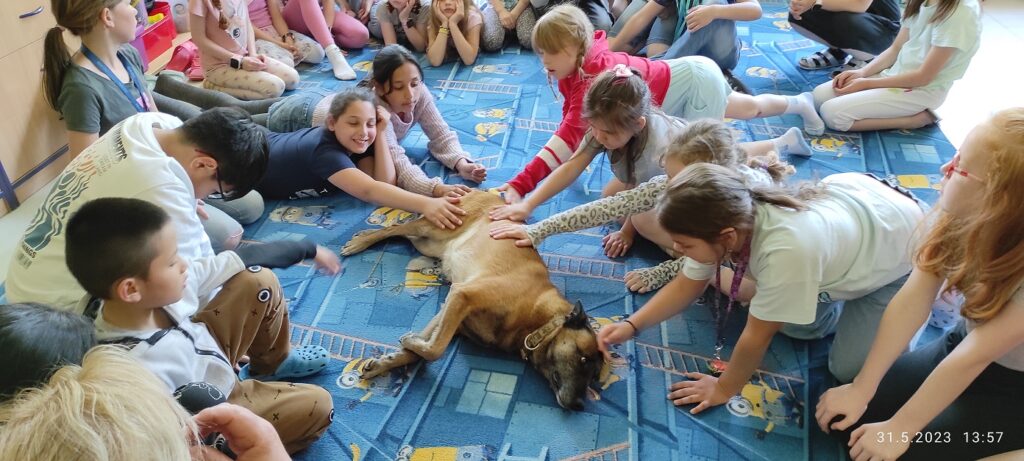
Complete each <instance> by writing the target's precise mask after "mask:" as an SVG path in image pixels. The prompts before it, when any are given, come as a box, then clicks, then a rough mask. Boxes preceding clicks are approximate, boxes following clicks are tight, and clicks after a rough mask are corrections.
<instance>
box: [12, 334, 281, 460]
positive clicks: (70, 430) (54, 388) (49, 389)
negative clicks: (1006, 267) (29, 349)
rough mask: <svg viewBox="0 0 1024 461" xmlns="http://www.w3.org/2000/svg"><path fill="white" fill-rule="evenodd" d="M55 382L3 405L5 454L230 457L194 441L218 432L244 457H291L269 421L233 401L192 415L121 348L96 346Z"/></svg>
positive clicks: (44, 457)
mask: <svg viewBox="0 0 1024 461" xmlns="http://www.w3.org/2000/svg"><path fill="white" fill-rule="evenodd" d="M48 381H49V382H46V383H40V384H39V385H38V387H35V388H33V389H31V390H30V391H28V392H25V393H23V394H21V395H19V396H18V397H17V399H16V400H14V401H13V402H12V403H11V404H10V405H4V406H0V427H3V428H4V430H2V431H0V459H11V460H14V459H19V460H21V459H24V460H29V459H31V460H57V459H81V460H100V459H102V460H105V461H135V460H139V459H159V460H164V461H191V460H215V459H216V460H222V459H229V458H225V457H224V456H223V455H221V454H219V453H214V452H212V448H211V447H202V448H199V447H196V446H195V441H196V440H200V439H201V438H202V437H204V436H206V435H208V434H211V433H219V434H221V435H223V436H225V437H226V438H227V443H228V444H229V445H230V446H231V448H232V449H233V450H234V452H235V453H234V454H236V455H237V456H238V457H237V458H236V459H238V460H240V461H243V460H248V461H257V460H259V461H269V460H283V459H288V454H287V453H286V452H285V451H284V447H283V446H281V439H280V438H279V437H278V436H277V434H276V433H275V432H274V428H273V426H271V425H270V423H269V422H267V421H266V420H264V419H262V418H260V417H259V416H256V415H254V414H253V413H252V412H251V411H248V410H246V409H244V408H242V407H239V406H237V405H231V404H223V405H220V406H217V407H214V408H210V409H207V410H204V411H202V412H201V413H199V414H198V415H196V416H195V417H194V418H190V417H189V415H188V413H186V412H185V410H184V409H182V408H181V406H179V405H177V404H176V403H175V402H174V401H173V400H171V399H170V397H169V396H168V395H167V392H166V391H165V390H164V389H163V386H162V385H161V383H160V382H159V381H158V380H157V379H156V378H155V377H154V376H153V374H152V373H149V372H148V371H147V370H146V369H145V368H143V367H142V366H141V365H140V364H139V362H138V361H136V360H135V359H133V358H132V357H129V356H128V354H127V353H126V352H125V351H124V350H123V349H121V348H119V347H116V346H99V347H97V348H95V349H93V350H91V351H89V353H88V354H85V358H84V360H82V365H81V366H78V365H72V364H69V365H66V366H64V367H63V368H61V369H59V370H57V371H56V373H54V375H53V378H51V379H49V380H48ZM199 451H202V452H204V453H203V454H199V453H197V452H199ZM193 456H195V457H193Z"/></svg>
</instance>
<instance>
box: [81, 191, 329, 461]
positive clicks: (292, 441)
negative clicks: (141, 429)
mask: <svg viewBox="0 0 1024 461" xmlns="http://www.w3.org/2000/svg"><path fill="white" fill-rule="evenodd" d="M273 248H274V246H273V245H270V247H269V248H266V247H265V249H267V250H272V249H273ZM66 255H67V264H68V268H69V269H70V271H71V273H72V275H74V277H75V279H76V280H77V281H78V283H79V284H81V285H82V287H84V288H85V290H86V291H87V292H89V294H90V295H91V296H92V298H93V299H99V300H100V301H99V302H94V303H91V306H90V308H91V309H87V313H89V312H95V314H96V320H95V325H96V337H97V339H98V340H100V341H101V342H103V343H118V344H124V345H126V346H128V347H129V348H130V350H131V355H133V356H135V357H136V358H137V359H139V361H140V362H142V364H143V366H145V367H146V368H147V369H149V370H150V371H151V372H153V373H154V374H155V375H156V376H157V378H159V379H160V380H161V381H163V382H164V384H165V385H166V386H167V393H168V395H170V393H171V392H172V391H173V390H175V389H177V388H179V387H181V386H182V385H185V384H188V383H193V382H207V383H210V384H212V385H213V386H214V387H217V388H218V389H219V390H220V391H221V392H223V393H224V394H225V395H227V396H228V399H227V400H228V402H230V403H234V404H237V405H240V406H243V407H245V408H248V409H249V410H252V412H253V413H256V414H258V415H260V416H261V417H263V418H265V419H267V420H268V421H270V422H271V424H273V426H274V428H275V429H276V430H277V432H278V434H279V435H280V436H281V440H282V441H283V442H284V444H285V447H286V449H287V450H288V452H289V453H292V452H295V451H298V450H301V449H303V448H305V447H307V446H308V445H309V444H310V443H312V442H313V441H315V440H316V439H318V438H319V437H320V435H321V434H323V432H324V431H325V430H326V429H327V427H328V426H329V425H330V422H331V419H332V416H333V414H334V412H333V404H332V402H331V396H330V394H329V393H328V392H327V391H326V390H324V389H323V388H320V387H318V386H314V385H309V384H293V383H283V382H273V381H280V380H282V379H286V378H295V377H302V376H308V375H312V374H315V373H318V372H319V371H321V370H322V369H323V368H324V367H325V366H326V365H327V363H328V361H329V358H328V356H327V351H326V350H325V349H323V348H322V347H320V346H311V345H310V346H304V347H302V348H297V349H293V348H292V347H291V345H290V344H289V341H288V337H289V331H290V328H291V326H290V324H289V322H288V307H287V304H286V303H285V301H284V299H283V298H282V296H281V289H280V285H279V284H278V282H277V278H276V277H275V276H274V274H273V272H271V271H270V270H264V269H262V268H260V267H259V266H250V267H249V268H248V269H246V266H245V264H244V263H243V262H242V257H240V256H239V254H238V253H236V252H234V251H225V252H222V253H220V254H218V255H217V257H216V258H206V259H202V260H197V261H203V262H204V263H203V264H191V265H190V264H188V263H187V262H186V261H183V260H182V259H181V258H180V257H179V256H178V252H177V236H176V232H175V229H174V227H173V226H172V225H171V221H170V218H169V216H168V215H167V213H166V212H165V211H164V210H163V209H161V208H160V207H158V206H156V205H154V204H152V203H149V202H146V201H144V200H139V199H131V198H101V199H96V200H93V201H91V202H88V203H86V204H84V205H82V207H81V208H80V209H79V210H78V212H76V213H75V214H74V215H73V216H72V217H71V219H70V221H69V223H68V229H67V251H66ZM222 285H223V287H222V288H221V290H220V292H219V293H216V296H215V297H214V298H213V300H212V301H210V302H209V303H208V304H207V305H206V306H205V307H204V308H203V309H202V310H199V311H198V312H197V305H196V304H195V303H193V302H191V301H189V300H194V299H196V296H199V297H204V296H207V295H210V294H211V293H212V292H213V291H214V289H216V288H217V287H221V286H222ZM183 298H184V300H183ZM243 354H248V355H249V356H250V357H251V361H250V362H249V364H248V365H245V366H244V367H242V369H241V371H240V373H239V376H236V375H235V371H234V364H235V363H237V362H238V360H239V358H241V357H242V355H243ZM255 377H258V378H259V379H261V380H265V381H257V380H255V379H246V378H255ZM240 378H241V381H240V380H239V379H240Z"/></svg>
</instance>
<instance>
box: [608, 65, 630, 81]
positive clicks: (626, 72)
mask: <svg viewBox="0 0 1024 461" xmlns="http://www.w3.org/2000/svg"><path fill="white" fill-rule="evenodd" d="M612 72H615V76H616V77H621V78H629V77H631V76H633V71H632V70H631V69H630V68H629V67H626V65H625V64H616V65H615V67H613V68H612Z"/></svg>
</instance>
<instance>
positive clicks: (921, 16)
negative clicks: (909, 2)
mask: <svg viewBox="0 0 1024 461" xmlns="http://www.w3.org/2000/svg"><path fill="white" fill-rule="evenodd" d="M936 3H937V2H935V0H932V5H930V6H929V5H922V6H921V10H920V11H919V12H918V13H917V15H916V16H914V17H912V18H910V19H908V20H906V21H904V22H903V28H905V29H907V31H908V32H909V34H910V38H909V39H907V43H905V44H903V49H901V50H900V54H899V55H898V56H897V57H896V63H895V64H893V65H892V67H890V68H889V69H886V70H884V71H882V75H883V76H889V75H897V74H902V73H905V72H910V71H915V70H917V69H920V68H921V65H922V64H924V60H925V58H926V57H927V56H928V52H929V51H931V49H932V47H933V46H939V47H946V48H956V49H957V51H956V52H955V53H953V56H952V57H951V58H949V61H948V62H947V63H946V65H945V66H944V67H943V68H942V69H941V70H940V71H939V73H938V74H937V75H936V76H935V79H933V80H932V82H931V83H929V84H928V85H926V86H924V87H923V88H928V89H937V90H942V91H949V88H950V87H951V86H953V82H955V81H957V80H959V79H960V78H961V77H963V76H964V72H967V65H968V64H970V63H971V58H973V57H974V53H975V52H977V51H978V46H979V45H980V44H981V7H979V6H978V1H977V0H960V2H959V3H958V4H957V6H956V9H954V10H953V12H952V13H950V15H949V16H947V17H946V19H944V20H942V22H939V23H938V24H932V23H929V22H928V21H929V20H931V18H932V17H933V16H934V15H935V10H936V7H935V4H936Z"/></svg>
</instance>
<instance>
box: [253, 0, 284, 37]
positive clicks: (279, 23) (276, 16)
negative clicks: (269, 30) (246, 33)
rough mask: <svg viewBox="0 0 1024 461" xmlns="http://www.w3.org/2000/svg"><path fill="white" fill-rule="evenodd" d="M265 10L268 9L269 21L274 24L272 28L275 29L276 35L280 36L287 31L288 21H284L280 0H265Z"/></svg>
mask: <svg viewBox="0 0 1024 461" xmlns="http://www.w3.org/2000/svg"><path fill="white" fill-rule="evenodd" d="M267 10H268V11H270V23H271V24H273V25H274V30H275V31H277V37H278V38H281V36H282V35H284V34H287V33H288V23H286V22H285V20H284V16H282V15H281V3H280V0H267ZM253 29H255V27H253Z"/></svg>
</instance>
